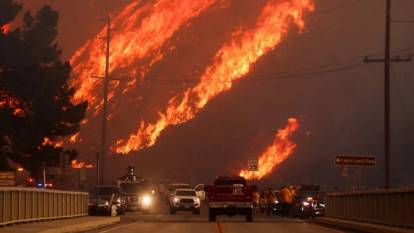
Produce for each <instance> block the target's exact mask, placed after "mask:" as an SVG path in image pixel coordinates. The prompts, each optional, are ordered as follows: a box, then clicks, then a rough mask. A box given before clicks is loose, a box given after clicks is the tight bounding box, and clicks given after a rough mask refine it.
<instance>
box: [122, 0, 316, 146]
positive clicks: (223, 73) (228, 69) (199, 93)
mask: <svg viewBox="0 0 414 233" xmlns="http://www.w3.org/2000/svg"><path fill="white" fill-rule="evenodd" d="M311 9H312V4H311V2H310V1H308V0H299V1H269V2H268V3H267V4H266V5H265V7H264V8H263V9H262V11H261V13H260V15H259V17H258V19H257V21H256V25H255V27H254V28H252V29H247V30H243V29H240V30H237V31H234V32H233V37H232V38H231V41H229V42H228V43H226V44H224V45H223V47H222V48H221V49H220V50H219V51H218V52H217V54H216V56H215V58H214V60H213V62H212V64H211V65H210V66H209V67H207V68H206V70H205V72H204V74H203V75H202V77H201V79H200V82H199V83H198V84H197V85H196V86H194V87H192V88H189V89H187V90H185V91H184V92H183V93H181V94H179V95H177V96H175V97H173V98H172V99H170V100H169V102H168V106H167V108H166V109H165V110H164V112H161V113H160V114H159V119H158V120H157V121H156V122H155V123H146V122H144V121H141V123H140V124H139V128H138V131H137V133H136V134H132V135H131V136H130V137H129V139H127V140H119V141H118V142H117V145H116V147H114V149H115V150H116V152H118V153H123V154H126V153H129V152H130V151H132V150H140V149H143V148H146V147H149V146H152V145H154V144H155V142H156V140H157V138H158V137H159V136H160V134H161V132H162V131H163V130H164V129H165V128H167V127H169V126H171V125H178V124H182V123H185V122H187V121H189V120H191V119H193V118H194V117H195V116H196V114H197V113H198V112H199V111H200V110H201V109H203V108H204V107H205V105H206V104H207V103H208V102H209V101H210V100H211V99H213V98H215V97H216V96H218V95H219V94H221V93H223V92H226V91H229V90H230V89H231V88H232V86H233V84H234V82H235V81H237V80H239V79H241V78H244V77H246V75H247V74H248V73H249V72H250V68H251V66H252V65H253V64H254V63H255V62H256V61H257V60H258V59H259V58H261V57H262V56H264V55H266V54H267V53H268V52H270V51H271V50H273V49H274V48H275V47H276V46H277V45H278V44H279V43H281V41H282V39H283V36H284V35H285V34H286V33H287V31H288V28H289V25H290V24H291V22H292V21H293V22H294V23H295V24H296V25H297V26H298V27H299V28H300V29H302V28H303V27H304V21H303V14H304V12H305V11H306V10H311Z"/></svg>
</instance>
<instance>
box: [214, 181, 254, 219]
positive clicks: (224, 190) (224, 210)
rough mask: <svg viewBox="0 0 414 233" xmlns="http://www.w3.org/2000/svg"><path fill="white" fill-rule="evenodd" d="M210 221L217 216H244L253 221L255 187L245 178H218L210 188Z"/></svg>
mask: <svg viewBox="0 0 414 233" xmlns="http://www.w3.org/2000/svg"><path fill="white" fill-rule="evenodd" d="M207 190H208V200H209V202H208V206H209V221H210V222H213V221H216V216H217V215H227V216H234V215H244V216H246V221H248V222H251V221H253V191H252V190H253V187H252V186H249V185H247V181H246V179H245V178H243V177H239V176H237V177H218V178H216V180H215V181H214V185H212V186H208V187H207Z"/></svg>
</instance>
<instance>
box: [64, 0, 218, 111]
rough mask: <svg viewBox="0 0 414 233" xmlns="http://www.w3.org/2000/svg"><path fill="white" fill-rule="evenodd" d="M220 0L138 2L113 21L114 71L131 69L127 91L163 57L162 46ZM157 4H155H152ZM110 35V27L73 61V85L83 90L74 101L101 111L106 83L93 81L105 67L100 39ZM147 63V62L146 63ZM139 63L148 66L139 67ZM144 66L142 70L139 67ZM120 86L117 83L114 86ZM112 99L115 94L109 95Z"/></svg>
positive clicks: (72, 59)
mask: <svg viewBox="0 0 414 233" xmlns="http://www.w3.org/2000/svg"><path fill="white" fill-rule="evenodd" d="M215 1H216V0H197V1H194V0H157V1H155V3H147V4H144V5H143V4H141V1H139V0H134V1H133V2H132V3H131V4H129V5H128V6H127V7H125V8H124V9H123V11H122V12H121V13H120V14H118V15H117V16H116V17H115V18H114V19H113V22H112V26H113V27H114V28H118V29H120V28H122V30H120V31H116V32H114V34H113V36H112V39H111V48H110V61H111V62H110V63H111V67H110V71H114V70H124V69H128V70H129V71H130V73H129V74H128V76H129V75H132V76H134V77H125V81H126V85H127V87H126V89H124V90H123V93H125V92H127V91H128V90H129V89H131V88H133V87H134V86H135V83H136V82H137V76H138V77H140V78H143V76H144V75H145V74H146V72H147V71H148V70H149V68H150V67H151V66H152V65H153V64H154V63H156V62H157V61H159V60H161V59H162V58H163V56H164V55H163V53H162V51H161V50H162V47H163V46H164V45H165V43H166V42H167V41H168V39H170V38H171V37H172V36H173V35H174V33H175V32H176V31H178V30H179V29H180V28H181V27H183V26H185V25H187V24H188V22H189V21H190V20H191V19H192V18H194V17H196V16H198V15H200V14H201V13H202V12H203V11H205V10H206V9H208V8H209V7H210V6H212V5H213V3H214V2H215ZM151 2H154V1H151ZM105 36H106V28H104V29H102V30H101V32H100V33H98V36H97V37H96V38H95V39H93V40H90V41H88V42H87V43H86V44H85V45H84V46H83V47H82V48H80V49H79V50H78V51H77V52H76V53H75V54H74V55H73V56H72V58H71V59H70V60H71V64H72V66H73V72H74V77H76V79H74V80H73V83H72V85H74V86H77V87H79V89H78V91H77V92H76V94H75V96H74V102H75V103H79V102H81V101H85V100H88V103H89V106H90V107H92V108H94V109H95V115H96V114H97V113H98V112H99V110H100V108H101V106H102V102H101V101H100V100H99V96H100V91H99V92H96V90H100V88H97V87H99V86H100V85H102V80H97V79H93V78H91V77H92V75H100V74H101V73H102V72H103V70H104V68H105V54H104V52H103V51H104V49H102V48H101V47H102V46H103V43H102V41H100V39H99V38H100V37H105ZM144 60H145V61H144ZM137 61H141V62H143V63H144V64H140V65H136V64H135V63H136V62H137ZM138 67H140V68H138ZM117 85H119V83H117V84H114V87H116V86H117ZM109 96H110V98H109V99H111V98H112V97H113V96H114V92H113V91H111V92H110V93H109Z"/></svg>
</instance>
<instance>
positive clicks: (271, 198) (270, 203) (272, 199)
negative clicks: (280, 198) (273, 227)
mask: <svg viewBox="0 0 414 233" xmlns="http://www.w3.org/2000/svg"><path fill="white" fill-rule="evenodd" d="M266 201H267V210H266V213H267V215H270V213H271V210H272V206H273V205H274V204H275V202H276V195H275V193H274V192H273V189H272V188H269V190H268V191H267V194H266Z"/></svg>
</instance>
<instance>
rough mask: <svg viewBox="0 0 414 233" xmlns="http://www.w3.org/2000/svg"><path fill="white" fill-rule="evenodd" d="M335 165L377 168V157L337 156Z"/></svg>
mask: <svg viewBox="0 0 414 233" xmlns="http://www.w3.org/2000/svg"><path fill="white" fill-rule="evenodd" d="M335 164H336V165H338V166H365V167H375V165H376V156H366V155H363V156H360V155H337V156H336V158H335Z"/></svg>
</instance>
